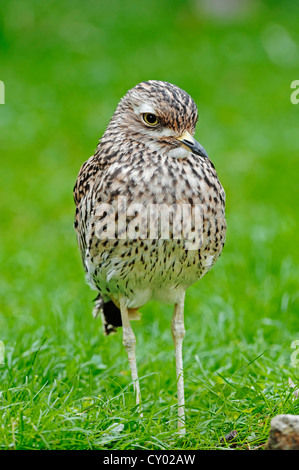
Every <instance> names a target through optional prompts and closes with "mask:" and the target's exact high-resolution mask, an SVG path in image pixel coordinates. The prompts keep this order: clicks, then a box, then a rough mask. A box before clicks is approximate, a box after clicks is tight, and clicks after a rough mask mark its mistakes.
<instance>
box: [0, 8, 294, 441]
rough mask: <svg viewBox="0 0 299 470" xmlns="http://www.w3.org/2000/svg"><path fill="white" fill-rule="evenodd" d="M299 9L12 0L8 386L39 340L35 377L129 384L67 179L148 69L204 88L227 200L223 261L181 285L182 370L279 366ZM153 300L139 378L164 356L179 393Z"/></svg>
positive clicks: (288, 304)
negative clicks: (87, 274)
mask: <svg viewBox="0 0 299 470" xmlns="http://www.w3.org/2000/svg"><path fill="white" fill-rule="evenodd" d="M298 15H299V2H298V1H294V0H293V1H292V0H286V1H278V0H273V1H270V0H269V1H261V0H260V1H259V0H252V1H250V0H239V1H236V0H223V1H220V0H218V1H216V0H212V1H208V0H205V1H204V0H202V1H201V0H186V1H179V0H164V1H158V0H152V1H151V2H138V1H132V0H128V1H121V0H110V1H109V2H106V1H100V0H98V1H95V0H88V1H86V2H82V1H79V0H72V1H68V0H63V1H58V0H50V1H47V2H39V1H37V0H27V1H26V2H24V1H20V0H1V5H0V48H1V49H0V51H1V56H0V80H2V81H3V82H4V84H5V104H4V105H0V154H1V172H0V191H1V198H0V214H1V219H0V224H1V232H0V237H1V240H0V242H1V245H0V250H1V251H0V264H1V277H0V340H2V341H3V342H4V343H5V349H6V360H7V362H8V366H9V365H10V367H13V368H14V373H13V374H12V375H10V376H6V375H4V376H3V378H2V383H4V382H5V380H6V379H5V377H6V378H7V377H10V379H9V380H8V379H7V380H8V382H7V384H8V385H7V386H9V384H10V385H11V383H13V384H19V386H20V384H22V383H23V380H24V368H26V367H25V366H26V358H27V357H32V355H34V358H36V356H35V354H37V351H39V352H40V355H41V356H40V357H41V359H40V363H39V362H38V361H37V360H36V361H35V366H36V367H37V368H38V370H37V371H35V373H36V375H37V376H39V377H40V384H41V385H42V384H51V383H52V382H51V381H53V380H54V379H55V380H60V379H63V380H66V377H69V376H70V374H75V373H76V370H77V369H78V370H79V369H80V367H81V369H80V370H82V367H83V370H85V369H84V366H83V365H82V364H83V363H84V364H89V365H88V366H86V367H87V368H88V371H90V367H91V365H92V367H94V368H95V370H96V371H97V373H99V369H101V367H100V366H99V363H100V364H101V363H102V364H103V368H104V367H112V371H113V374H114V376H115V377H117V376H119V380H120V383H121V384H122V385H123V386H125V384H126V383H127V382H128V380H129V376H128V375H126V376H125V377H124V378H122V377H121V375H120V374H121V371H122V372H123V373H124V374H126V373H127V372H124V371H126V370H127V364H126V357H125V354H124V352H123V350H122V345H121V335H120V334H119V335H117V336H115V337H113V338H104V337H102V334H101V325H100V322H97V321H96V322H95V321H94V320H93V319H92V317H91V305H92V302H91V300H92V298H93V297H94V293H93V292H90V290H89V288H88V287H87V286H86V285H85V282H84V274H83V268H82V266H81V259H80V256H79V252H78V249H77V244H76V238H75V233H74V230H73V214H74V204H73V199H72V188H73V185H74V182H75V179H76V177H77V174H78V171H79V168H80V166H81V165H82V163H83V162H84V161H85V160H87V158H89V156H91V155H92V154H93V151H94V149H95V147H96V145H97V142H98V139H99V138H100V137H101V135H102V133H103V132H104V130H105V127H106V125H107V123H108V121H109V119H110V117H111V115H112V113H113V111H114V109H115V107H116V105H117V103H118V101H119V99H120V98H121V97H122V96H123V95H124V94H125V93H126V91H127V89H129V88H131V87H133V86H134V85H135V84H137V83H138V82H140V81H142V80H147V79H158V80H165V81H169V82H172V83H175V84H176V85H178V86H179V87H181V88H183V89H185V90H186V91H187V92H188V93H189V94H190V95H191V96H192V97H193V98H194V100H195V102H196V103H197V105H198V109H199V122H198V126H197V131H196V138H197V139H198V140H199V142H201V144H202V145H203V146H204V147H205V148H206V149H207V151H208V153H209V155H210V157H211V159H212V161H213V162H214V164H215V166H216V169H217V171H218V175H219V177H220V180H221V182H222V184H223V186H224V188H225V190H226V194H227V223H228V233H227V243H226V246H225V249H224V252H223V255H222V257H221V259H220V261H219V262H218V264H217V265H216V266H215V268H214V269H213V271H212V272H211V273H209V274H208V275H207V276H206V278H204V279H203V280H201V281H200V282H199V283H198V284H197V285H195V286H194V287H192V288H191V289H190V291H189V292H188V295H187V304H186V329H187V336H186V339H185V343H184V345H185V346H184V347H185V367H186V370H187V376H188V371H189V373H190V374H195V375H197V374H198V375H199V376H201V377H206V378H207V377H210V379H209V380H213V377H214V376H213V375H211V376H209V375H205V374H215V371H217V372H218V373H220V372H221V374H227V377H228V376H230V374H234V373H235V371H236V370H238V368H239V367H241V365H242V364H244V363H250V361H252V360H253V359H254V358H255V357H257V356H259V355H260V354H264V356H263V357H264V359H262V361H263V362H262V364H263V365H262V366H261V367H262V368H263V367H264V368H263V369H262V370H263V372H261V370H260V373H261V374H262V375H263V376H264V377H267V376H268V378H269V382H270V383H271V381H273V382H275V381H279V377H280V376H281V377H284V375H283V374H284V373H283V372H282V370H281V369H283V370H284V369H285V368H289V367H290V356H291V353H292V352H293V351H292V349H291V348H290V345H291V342H292V341H293V340H296V339H299V318H298V313H299V289H298V279H299V265H298V262H299V254H298V220H299V210H298V195H299V194H298V169H299V165H298V154H299V133H298V123H299V105H297V106H296V105H293V104H292V103H291V101H290V95H291V91H292V90H291V88H290V85H291V82H292V81H293V80H295V79H299V67H298V65H299V38H298V34H299V33H298ZM143 310H144V316H143V319H142V321H141V322H140V323H138V324H137V323H136V324H135V323H134V330H135V332H136V336H137V354H138V355H139V362H140V363H141V372H140V373H141V375H142V374H147V373H151V372H156V373H157V374H158V371H159V370H162V371H163V367H164V368H165V367H166V369H164V371H166V373H165V377H164V376H163V378H162V377H160V378H155V379H154V378H153V379H151V381H152V382H153V383H154V384H156V387H157V388H158V385H159V384H160V385H159V386H161V384H162V382H163V380H168V382H166V383H165V384H164V387H166V388H167V389H168V390H169V393H172V395H173V396H174V394H175V383H174V380H173V376H172V375H171V374H172V368H173V352H172V339H171V334H170V328H169V327H170V317H171V308H168V307H163V306H160V305H156V304H151V305H149V306H146V307H145V308H144V309H143ZM138 343H139V348H138ZM265 351H266V353H265ZM20 358H22V360H21V362H19V360H20ZM92 358H94V359H92ZM22 361H23V362H22ZM101 361H102V362H101ZM167 361H168V362H167ZM244 361H245V362H244ZM33 362H34V361H33ZM90 364H91V365H90ZM96 364H98V365H96ZM165 364H166V365H165ZM196 364H197V365H196ZM198 364H201V366H200V367H199V366H198ZM113 365H114V366H115V367H114V368H113ZM198 367H199V368H198ZM11 370H12V369H11ZM86 370H87V369H86ZM18 371H19V374H18ZM203 371H205V372H203ZM86 373H87V372H86ZM111 373H112V372H110V375H111ZM3 374H4V372H3ZM201 374H203V375H201ZM256 374H257V375H258V371H256ZM271 374H273V375H272V376H271ZM83 375H84V374H83ZM95 375H96V374H95ZM99 375H100V374H99ZM241 375H242V374H241ZM108 376H109V374H108ZM108 376H107V377H108ZM157 377H158V375H157ZM190 377H191V375H190ZM272 379H273V380H272ZM107 380H108V378H107ZM122 380H123V381H122ZM155 380H156V382H155ZM263 380H265V379H263ZM159 381H160V382H159ZM148 382H149V381H146V380H145V385H144V390H145V392H144V393H145V397H147V396H149V395H147V394H149V393H150V392H149V390H151V388H150V387H153V388H154V386H155V385H149V383H148ZM152 382H151V384H152ZM107 383H108V382H107ZM192 383H193V382H192V380H191V379H190V383H189V385H188V379H187V392H186V393H187V403H188V399H189V400H190V403H191V404H192V406H193V408H194V407H195V403H196V402H198V401H200V393H198V395H197V394H196V389H193V388H192V387H193V385H192ZM157 384H158V385H157ZM92 386H93V389H95V390H97V387H98V390H100V389H101V381H100V378H99V380H98V382H96V383H95V384H93V385H92ZM188 387H189V389H188ZM45 390H46V388H45ZM152 393H153V394H154V392H152ZM156 393H158V392H156ZM190 406H191V405H190ZM201 406H202V407H204V405H201ZM8 445H9V444H8Z"/></svg>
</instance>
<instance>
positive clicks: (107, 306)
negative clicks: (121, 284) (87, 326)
mask: <svg viewBox="0 0 299 470" xmlns="http://www.w3.org/2000/svg"><path fill="white" fill-rule="evenodd" d="M128 313H129V318H130V320H139V318H140V313H139V312H138V309H133V308H131V309H128ZM92 314H93V317H94V318H97V317H98V316H99V315H101V317H102V322H103V330H104V333H105V335H110V334H111V333H115V332H116V329H117V328H119V327H120V326H122V320H121V314H120V309H119V308H118V307H117V306H116V305H115V303H114V302H113V301H112V300H109V301H108V302H104V300H103V297H102V295H101V294H99V295H98V296H97V298H96V299H95V304H94V308H93V311H92Z"/></svg>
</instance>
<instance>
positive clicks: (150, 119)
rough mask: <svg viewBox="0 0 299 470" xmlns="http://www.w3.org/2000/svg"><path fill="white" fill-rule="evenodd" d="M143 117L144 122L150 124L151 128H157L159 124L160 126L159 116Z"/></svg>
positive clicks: (148, 115)
mask: <svg viewBox="0 0 299 470" xmlns="http://www.w3.org/2000/svg"><path fill="white" fill-rule="evenodd" d="M142 117H143V120H144V122H145V123H146V124H148V125H149V126H157V124H159V120H158V118H157V116H155V115H154V114H152V113H144V114H143V115H142Z"/></svg>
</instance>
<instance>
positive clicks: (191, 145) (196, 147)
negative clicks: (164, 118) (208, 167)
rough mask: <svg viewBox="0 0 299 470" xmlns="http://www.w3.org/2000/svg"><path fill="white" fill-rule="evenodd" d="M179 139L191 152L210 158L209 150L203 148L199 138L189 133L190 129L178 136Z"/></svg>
mask: <svg viewBox="0 0 299 470" xmlns="http://www.w3.org/2000/svg"><path fill="white" fill-rule="evenodd" d="M177 140H179V141H180V142H181V143H182V144H183V145H184V146H185V147H187V148H188V149H189V150H191V152H193V153H195V154H196V155H200V156H201V157H204V158H209V157H208V154H207V152H206V151H205V149H204V148H203V146H202V145H200V143H199V142H197V140H195V139H194V137H192V135H191V134H189V132H188V131H185V132H184V133H183V134H182V135H181V136H180V137H177Z"/></svg>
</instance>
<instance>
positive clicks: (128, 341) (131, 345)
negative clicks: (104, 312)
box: [120, 299, 142, 416]
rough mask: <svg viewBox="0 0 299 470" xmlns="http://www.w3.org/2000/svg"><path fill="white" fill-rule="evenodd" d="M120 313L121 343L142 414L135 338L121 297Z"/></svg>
mask: <svg viewBox="0 0 299 470" xmlns="http://www.w3.org/2000/svg"><path fill="white" fill-rule="evenodd" d="M120 313H121V319H122V329H123V345H124V347H125V349H126V351H127V354H128V359H129V364H130V369H131V375H132V381H133V385H134V391H135V395H136V404H137V405H138V406H139V410H140V416H142V413H141V395H140V385H139V380H138V372H137V364H136V355H135V344H136V338H135V335H134V332H133V330H132V328H131V325H130V320H129V313H128V309H127V307H126V305H125V302H124V300H123V299H121V301H120Z"/></svg>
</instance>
